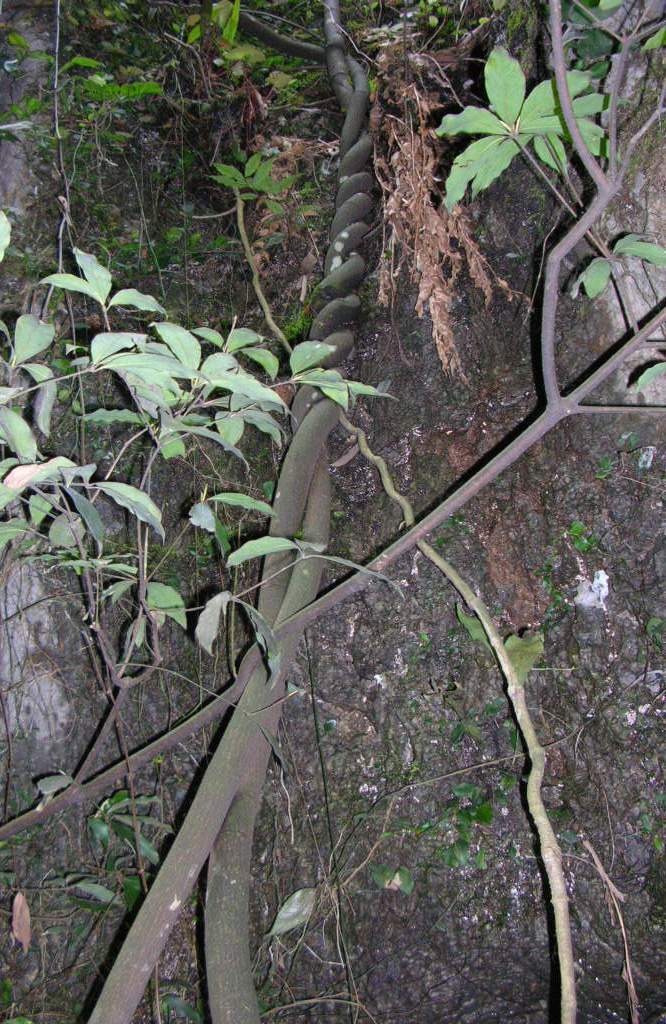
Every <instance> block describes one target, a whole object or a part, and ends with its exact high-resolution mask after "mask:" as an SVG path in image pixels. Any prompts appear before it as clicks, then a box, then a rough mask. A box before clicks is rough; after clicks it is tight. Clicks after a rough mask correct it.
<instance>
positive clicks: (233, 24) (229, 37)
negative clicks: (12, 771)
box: [222, 0, 240, 43]
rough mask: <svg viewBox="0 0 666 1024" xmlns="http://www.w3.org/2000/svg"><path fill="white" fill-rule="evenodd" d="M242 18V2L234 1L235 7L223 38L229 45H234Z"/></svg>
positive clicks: (224, 29)
mask: <svg viewBox="0 0 666 1024" xmlns="http://www.w3.org/2000/svg"><path fill="white" fill-rule="evenodd" d="M239 17H240V0H234V4H233V7H232V8H231V14H230V15H229V17H228V19H227V22H226V25H225V26H224V28H223V29H222V38H223V39H224V40H225V41H226V42H227V43H233V42H234V40H235V38H236V33H237V32H238V19H239Z"/></svg>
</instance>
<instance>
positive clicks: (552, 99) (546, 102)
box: [520, 79, 558, 132]
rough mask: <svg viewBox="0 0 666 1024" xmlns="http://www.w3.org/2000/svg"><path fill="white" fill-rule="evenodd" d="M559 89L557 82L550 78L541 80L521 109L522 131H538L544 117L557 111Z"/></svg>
mask: <svg viewBox="0 0 666 1024" xmlns="http://www.w3.org/2000/svg"><path fill="white" fill-rule="evenodd" d="M557 106H558V103H557V89H556V87H555V82H554V81H553V80H552V79H548V80H547V81H545V82H539V84H538V85H537V86H535V87H534V89H532V91H531V93H530V94H529V96H528V97H527V99H526V100H525V102H524V103H523V107H522V110H521V111H520V130H521V132H529V131H538V130H539V123H540V121H541V119H542V118H544V117H551V116H553V115H554V114H555V112H556V111H557Z"/></svg>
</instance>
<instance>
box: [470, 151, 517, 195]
mask: <svg viewBox="0 0 666 1024" xmlns="http://www.w3.org/2000/svg"><path fill="white" fill-rule="evenodd" d="M497 141H498V144H497V145H496V146H494V147H493V148H492V149H489V150H487V151H486V154H485V156H484V158H483V160H482V161H481V162H480V165H479V167H478V169H477V172H476V175H475V177H474V179H473V181H472V199H474V197H475V196H477V195H478V193H479V192H482V191H483V190H484V189H486V188H488V186H489V185H492V183H493V182H494V181H495V179H496V178H499V176H500V174H501V173H502V171H505V170H506V169H507V167H508V166H509V164H510V163H511V161H512V160H513V158H514V157H515V156H517V155H518V153H519V152H520V147H519V146H518V144H517V143H516V142H514V141H513V139H499V140H497ZM524 142H525V140H523V143H524Z"/></svg>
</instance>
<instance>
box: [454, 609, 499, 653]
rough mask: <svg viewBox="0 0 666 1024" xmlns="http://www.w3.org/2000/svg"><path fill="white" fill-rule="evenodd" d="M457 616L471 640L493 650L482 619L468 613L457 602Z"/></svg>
mask: <svg viewBox="0 0 666 1024" xmlns="http://www.w3.org/2000/svg"><path fill="white" fill-rule="evenodd" d="M456 616H457V618H458V622H459V623H460V624H461V626H464V627H465V629H466V630H467V633H468V635H469V637H470V639H471V640H473V641H474V642H475V643H477V644H481V646H482V647H485V648H486V650H488V651H492V647H491V646H490V643H489V642H488V637H487V636H486V631H485V629H484V628H483V626H482V625H481V621H480V619H478V618H477V616H476V615H468V614H467V612H465V611H464V609H463V607H462V605H461V604H456Z"/></svg>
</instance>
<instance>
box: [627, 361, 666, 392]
mask: <svg viewBox="0 0 666 1024" xmlns="http://www.w3.org/2000/svg"><path fill="white" fill-rule="evenodd" d="M664 373H666V362H663V363H655V364H654V366H648V368H647V370H643V372H642V373H641V375H640V377H639V378H638V380H637V381H636V383H635V384H634V385H633V387H632V391H644V390H645V388H646V387H647V386H648V384H651V383H652V381H653V380H656V379H657V377H661V376H662V375H663V374H664Z"/></svg>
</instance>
